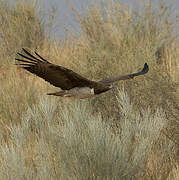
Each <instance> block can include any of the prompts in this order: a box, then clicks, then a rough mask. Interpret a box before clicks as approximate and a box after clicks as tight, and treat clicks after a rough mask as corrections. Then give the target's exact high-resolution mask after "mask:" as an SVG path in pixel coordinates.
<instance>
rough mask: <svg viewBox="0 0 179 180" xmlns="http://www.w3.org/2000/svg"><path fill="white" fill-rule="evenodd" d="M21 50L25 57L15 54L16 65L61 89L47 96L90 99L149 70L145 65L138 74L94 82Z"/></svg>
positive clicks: (37, 55) (36, 54)
mask: <svg viewBox="0 0 179 180" xmlns="http://www.w3.org/2000/svg"><path fill="white" fill-rule="evenodd" d="M22 49H23V51H24V54H25V55H24V54H22V53H17V54H18V55H19V56H21V58H15V59H16V60H17V61H18V62H17V63H16V65H18V66H20V67H21V68H23V69H25V70H27V71H29V72H31V73H33V74H35V75H37V76H39V77H41V78H43V79H44V80H45V81H47V82H49V83H50V84H52V85H53V86H56V87H59V88H61V91H58V92H54V93H48V95H54V96H62V97H76V98H80V99H84V98H91V97H93V96H95V95H98V94H101V93H103V92H106V91H108V90H110V89H112V88H114V86H113V85H112V83H114V82H116V81H120V80H126V79H133V78H134V77H135V76H139V75H143V74H146V73H147V72H148V70H149V67H148V65H147V63H145V64H144V67H143V69H142V70H141V71H140V72H137V73H133V74H128V75H123V76H117V77H112V78H108V79H103V80H101V81H98V82H96V81H91V80H89V79H86V78H84V77H83V76H81V75H79V74H77V73H75V72H73V71H72V70H70V69H67V68H65V67H62V66H58V65H55V64H52V63H50V62H49V61H47V60H46V59H44V58H43V57H42V56H40V55H39V54H38V53H37V52H35V54H34V55H32V54H31V53H30V52H28V51H27V50H26V49H24V48H22Z"/></svg>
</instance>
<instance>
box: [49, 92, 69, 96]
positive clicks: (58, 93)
mask: <svg viewBox="0 0 179 180" xmlns="http://www.w3.org/2000/svg"><path fill="white" fill-rule="evenodd" d="M47 95H53V96H62V97H65V96H68V97H70V96H71V95H70V94H69V93H68V92H67V91H59V92H54V93H47Z"/></svg>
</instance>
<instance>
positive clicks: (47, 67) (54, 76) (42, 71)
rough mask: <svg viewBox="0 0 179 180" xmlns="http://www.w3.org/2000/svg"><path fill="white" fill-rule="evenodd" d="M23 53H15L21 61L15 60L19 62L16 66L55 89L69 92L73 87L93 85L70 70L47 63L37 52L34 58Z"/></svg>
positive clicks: (27, 53) (26, 52)
mask: <svg viewBox="0 0 179 180" xmlns="http://www.w3.org/2000/svg"><path fill="white" fill-rule="evenodd" d="M23 51H24V53H25V55H23V54H21V53H17V54H18V55H19V56H21V57H22V59H21V58H20V59H19V58H15V59H16V60H17V61H19V62H18V63H16V65H19V66H20V67H22V68H23V69H25V70H27V71H29V72H31V73H33V74H35V75H37V76H39V77H41V78H43V79H44V80H45V81H48V82H49V83H50V84H52V85H54V86H56V87H60V88H61V89H63V90H69V89H71V88H73V87H84V86H91V85H92V84H93V83H94V82H93V81H90V80H88V79H86V78H84V77H82V76H80V75H79V74H77V73H75V72H73V71H72V70H70V69H67V68H64V67H62V66H57V65H55V64H52V63H50V62H48V61H47V60H46V59H44V58H43V57H41V56H40V55H39V54H38V53H37V52H35V55H36V56H34V55H32V54H30V53H29V52H28V51H27V50H25V49H24V48H23Z"/></svg>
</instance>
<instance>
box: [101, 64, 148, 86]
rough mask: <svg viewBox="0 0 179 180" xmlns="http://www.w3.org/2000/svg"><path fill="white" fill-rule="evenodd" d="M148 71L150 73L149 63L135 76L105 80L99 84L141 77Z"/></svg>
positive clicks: (134, 74) (129, 75)
mask: <svg viewBox="0 0 179 180" xmlns="http://www.w3.org/2000/svg"><path fill="white" fill-rule="evenodd" d="M148 71H149V66H148V64H147V63H145V64H144V67H143V69H142V70H141V71H140V72H137V73H133V74H128V75H124V76H117V77H113V78H108V79H103V80H101V81H99V82H100V83H105V84H108V83H113V82H115V81H120V80H126V79H132V78H134V77H135V76H140V75H143V74H146V73H147V72H148Z"/></svg>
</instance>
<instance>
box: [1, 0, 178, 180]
mask: <svg viewBox="0 0 179 180" xmlns="http://www.w3.org/2000/svg"><path fill="white" fill-rule="evenodd" d="M37 9H38V8H37V4H33V3H30V2H23V1H16V2H15V4H14V6H10V5H9V4H8V3H7V2H6V1H4V0H0V19H1V21H0V25H1V29H0V179H18V180H19V179H65V180H66V179H162V180H163V179H168V180H172V179H178V178H179V173H178V172H179V157H178V155H179V151H178V146H179V118H178V117H179V105H178V104H179V95H178V94H179V93H178V92H179V87H178V83H179V74H178V72H179V71H177V70H178V66H179V64H178V62H179V41H178V39H177V37H176V36H175V34H174V32H173V30H174V28H175V27H174V25H176V22H177V19H176V22H175V21H173V22H171V14H172V13H171V9H170V8H169V7H167V6H166V5H165V4H160V5H158V9H157V10H156V9H155V8H154V7H153V6H152V4H146V5H144V7H143V11H137V10H136V11H135V12H131V11H129V10H128V9H127V8H125V7H124V6H123V5H121V4H119V3H114V2H113V1H110V3H108V4H103V6H102V5H95V4H93V5H91V6H90V7H89V9H88V12H86V14H82V15H81V14H79V13H76V14H77V17H78V22H79V24H80V26H81V29H82V32H81V34H80V35H79V36H78V37H75V36H73V35H71V36H70V37H67V38H66V40H65V41H63V42H62V41H60V40H59V41H58V40H56V41H55V42H52V41H51V40H50V39H49V38H48V36H47V34H46V33H45V32H46V28H49V27H47V26H48V25H49V24H51V23H50V22H49V23H45V21H44V19H43V18H42V17H41V16H40V15H39V12H38V10H37ZM74 12H76V11H74ZM21 47H26V48H29V49H31V50H37V51H38V52H39V53H40V54H42V56H44V57H46V58H48V59H49V60H50V61H52V62H54V63H57V64H61V65H63V66H66V67H68V68H72V69H73V70H74V71H77V72H79V73H80V74H82V75H84V76H86V77H89V78H91V79H95V80H98V79H100V78H103V77H107V76H111V75H116V74H124V73H129V72H133V71H136V69H138V68H141V67H142V66H143V64H144V62H147V63H148V64H149V66H150V72H149V73H148V74H147V75H145V76H142V77H139V78H136V79H135V80H129V81H124V82H120V83H118V86H119V89H120V90H118V89H116V90H114V91H110V92H107V93H105V94H104V95H101V96H98V97H96V98H93V99H90V100H74V99H65V98H64V99H62V98H55V97H46V96H45V93H46V92H47V91H50V90H52V89H53V90H54V88H53V87H50V86H49V84H47V83H45V82H43V81H42V80H40V79H39V78H36V77H35V76H33V75H29V74H28V73H26V72H24V71H22V70H20V69H18V68H17V67H15V66H14V65H13V64H14V58H15V56H16V52H17V51H20V49H21ZM96 78H97V79H96ZM42 94H43V95H42Z"/></svg>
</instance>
